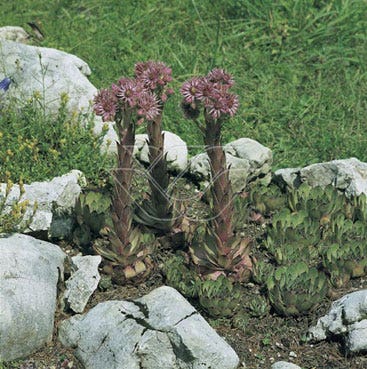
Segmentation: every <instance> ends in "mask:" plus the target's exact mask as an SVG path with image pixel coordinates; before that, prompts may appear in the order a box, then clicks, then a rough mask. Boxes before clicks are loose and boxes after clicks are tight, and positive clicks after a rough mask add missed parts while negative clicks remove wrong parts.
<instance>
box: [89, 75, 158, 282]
mask: <svg viewBox="0 0 367 369" xmlns="http://www.w3.org/2000/svg"><path fill="white" fill-rule="evenodd" d="M159 111H160V110H159V101H158V98H157V96H156V95H155V94H154V93H152V92H151V91H150V90H149V89H147V88H146V87H145V86H144V84H143V83H142V81H141V80H139V79H137V78H122V79H120V80H119V81H118V83H117V84H113V85H112V86H111V88H109V89H102V90H100V91H99V92H98V94H97V96H96V97H95V99H94V112H95V113H96V114H97V115H99V116H101V117H102V119H103V121H115V129H116V132H117V134H118V138H119V140H118V142H117V169H116V170H115V171H114V173H113V174H114V196H113V202H112V220H113V226H114V231H112V230H111V231H110V232H109V233H108V238H109V242H108V243H107V244H106V243H103V242H99V243H95V244H94V245H93V247H94V249H95V251H96V252H97V253H99V254H100V255H102V256H103V257H104V258H105V259H106V260H108V261H109V263H110V264H111V265H112V266H115V267H116V266H117V268H115V269H116V270H118V272H120V275H121V277H122V279H123V280H129V279H132V278H135V277H137V276H140V277H144V276H145V275H146V274H147V273H149V271H150V269H151V262H150V259H149V258H148V256H147V255H148V253H149V250H148V249H147V248H146V247H145V245H144V244H143V242H142V237H143V235H142V234H141V233H140V232H139V231H138V229H137V228H135V229H133V228H132V219H133V210H132V205H133V204H132V198H131V194H130V190H131V183H132V175H133V150H134V144H135V129H136V125H138V124H141V123H143V122H144V121H152V120H154V119H155V118H156V117H157V116H158V115H159Z"/></svg>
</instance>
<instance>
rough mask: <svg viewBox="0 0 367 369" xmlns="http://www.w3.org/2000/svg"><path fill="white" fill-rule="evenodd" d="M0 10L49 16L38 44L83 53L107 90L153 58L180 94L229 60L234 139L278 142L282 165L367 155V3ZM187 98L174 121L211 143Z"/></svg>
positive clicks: (187, 1)
mask: <svg viewBox="0 0 367 369" xmlns="http://www.w3.org/2000/svg"><path fill="white" fill-rule="evenodd" d="M0 10H1V12H0V24H2V25H19V26H24V27H25V28H26V29H27V30H29V27H28V26H27V25H26V24H27V22H31V21H33V22H39V24H40V27H41V29H42V30H43V32H44V34H45V38H44V40H43V41H42V42H39V44H40V45H41V46H46V47H54V48H57V49H61V50H64V51H67V52H70V53H73V54H75V55H77V56H79V57H81V58H82V59H84V60H85V61H86V62H88V64H89V65H90V67H91V69H92V71H93V74H92V76H91V81H92V83H94V84H95V85H96V87H98V88H101V87H104V86H107V85H109V84H110V83H112V82H114V81H116V80H117V79H118V78H119V77H120V76H122V75H131V74H132V71H133V65H134V63H135V62H137V61H145V60H148V59H154V60H162V61H164V62H165V63H167V64H169V65H170V66H172V69H173V75H174V77H175V80H174V83H173V87H175V89H176V91H178V88H179V86H180V85H181V83H182V82H183V81H184V80H185V79H187V78H189V77H191V76H192V75H196V74H206V73H207V72H208V71H209V70H210V69H211V68H213V67H215V66H219V67H224V68H225V69H227V70H228V71H230V72H231V73H232V74H233V75H234V76H235V78H236V82H237V85H236V92H237V93H238V94H239V96H240V101H241V108H240V111H239V113H238V114H237V116H236V117H235V118H234V119H232V120H231V121H229V122H228V123H227V124H226V126H225V128H224V133H223V139H224V142H228V141H230V140H234V139H237V138H240V137H250V138H253V139H256V140H258V141H259V142H260V143H262V144H264V145H266V146H268V147H269V148H271V149H272V150H273V152H274V169H276V168H280V167H288V166H300V165H307V164H309V163H314V162H319V161H326V160H332V159H341V158H347V157H351V156H355V157H357V158H359V159H360V160H362V161H367V150H366V149H365V147H366V143H367V134H366V124H367V123H366V116H367V114H366V113H367V99H366V97H367V63H366V60H367V15H366V14H367V2H366V0H237V1H235V0H221V1H219V0H216V1H213V0H210V1H209V0H183V1H178V0H177V1H167V0H160V1H158V0H140V1H139V0H137V1H130V0H126V1H123V2H121V1H119V0H106V1H104V2H102V1H100V0H88V1H87V0H80V1H77V2H76V1H71V0H58V1H53V2H47V1H45V0H13V1H11V2H4V4H2V5H0ZM27 27H28V28H27ZM179 104H180V96H179V93H178V92H177V93H176V95H175V96H174V97H173V98H171V99H170V101H169V102H168V103H167V106H166V109H165V116H164V125H165V128H166V129H168V130H171V131H173V132H175V133H177V134H178V135H180V136H181V137H182V138H183V139H184V140H185V141H186V142H187V143H188V144H189V145H200V144H202V139H201V137H200V135H199V132H198V131H197V129H196V127H195V126H194V125H193V124H192V123H190V122H188V121H186V120H184V119H183V117H182V115H181V114H180V110H179Z"/></svg>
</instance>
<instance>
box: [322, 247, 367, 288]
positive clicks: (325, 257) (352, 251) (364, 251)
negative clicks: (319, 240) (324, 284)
mask: <svg viewBox="0 0 367 369" xmlns="http://www.w3.org/2000/svg"><path fill="white" fill-rule="evenodd" d="M320 254H321V256H322V264H323V267H324V268H325V270H326V272H327V273H328V274H329V276H330V277H329V278H330V283H331V284H332V285H333V287H336V288H340V287H342V286H343V285H345V284H346V283H347V282H348V281H349V279H350V278H355V277H362V276H364V275H366V274H367V242H366V240H349V241H345V242H343V243H332V244H326V243H323V244H321V245H320Z"/></svg>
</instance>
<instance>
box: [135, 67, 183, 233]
mask: <svg viewBox="0 0 367 369" xmlns="http://www.w3.org/2000/svg"><path fill="white" fill-rule="evenodd" d="M171 73H172V71H171V68H169V67H167V66H166V65H165V64H164V63H162V62H153V61H148V62H146V63H138V64H136V66H135V76H136V79H137V80H139V81H142V83H143V85H144V87H146V88H148V89H149V90H150V91H151V92H154V93H155V95H156V96H157V99H158V102H159V109H160V110H159V114H158V115H157V116H156V117H155V118H154V119H148V121H147V133H148V141H147V144H148V147H149V163H150V166H149V168H148V173H149V186H150V191H151V193H150V196H149V199H145V200H144V201H143V203H142V204H141V206H139V207H137V208H136V210H135V215H134V219H135V221H136V222H138V223H140V224H143V225H145V226H148V227H150V228H155V229H157V230H158V231H161V232H163V233H166V232H168V231H171V229H172V227H173V223H174V222H173V217H174V216H175V215H176V214H174V203H173V202H172V195H171V190H170V189H169V182H170V178H169V177H170V176H169V173H168V170H167V160H166V154H164V133H163V132H162V111H163V108H164V104H165V102H166V100H167V98H168V95H169V94H171V93H173V91H172V90H171V89H168V88H167V84H168V82H170V81H172V76H171Z"/></svg>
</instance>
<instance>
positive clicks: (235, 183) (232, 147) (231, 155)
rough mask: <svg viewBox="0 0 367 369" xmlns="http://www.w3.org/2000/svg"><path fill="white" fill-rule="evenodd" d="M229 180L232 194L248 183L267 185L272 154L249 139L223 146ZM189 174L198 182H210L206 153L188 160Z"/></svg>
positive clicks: (241, 139)
mask: <svg viewBox="0 0 367 369" xmlns="http://www.w3.org/2000/svg"><path fill="white" fill-rule="evenodd" d="M223 150H224V152H225V154H226V160H227V167H228V169H229V178H230V180H231V183H232V188H233V191H234V192H241V191H243V190H244V189H245V187H246V185H247V184H248V183H249V182H253V181H258V182H260V183H262V184H268V183H269V182H270V180H271V165H272V161H273V154H272V152H271V150H270V149H268V148H267V147H265V146H263V145H261V144H260V143H259V142H257V141H255V140H252V139H250V138H240V139H238V140H236V141H233V142H230V143H228V144H227V145H225V146H223ZM189 172H190V175H191V176H192V177H194V178H195V179H196V180H198V181H199V182H204V183H205V182H206V181H209V180H210V177H211V175H210V164H209V159H208V155H207V154H206V153H202V154H198V155H196V156H194V157H193V158H191V159H190V167H189Z"/></svg>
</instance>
